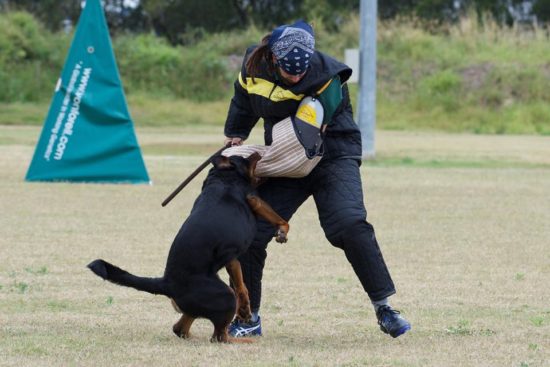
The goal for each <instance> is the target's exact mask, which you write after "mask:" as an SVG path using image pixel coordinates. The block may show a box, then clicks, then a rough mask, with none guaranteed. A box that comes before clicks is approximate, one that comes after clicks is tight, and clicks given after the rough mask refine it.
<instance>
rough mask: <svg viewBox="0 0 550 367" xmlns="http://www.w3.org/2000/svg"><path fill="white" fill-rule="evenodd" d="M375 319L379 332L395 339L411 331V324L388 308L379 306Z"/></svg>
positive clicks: (398, 313) (395, 311) (397, 312)
mask: <svg viewBox="0 0 550 367" xmlns="http://www.w3.org/2000/svg"><path fill="white" fill-rule="evenodd" d="M376 317H377V318H378V325H380V330H382V331H383V332H385V333H386V334H390V335H391V336H392V337H393V338H397V337H398V336H399V335H402V334H405V333H406V332H407V331H408V330H410V329H411V324H410V323H409V322H408V321H407V320H405V319H404V318H403V317H402V316H401V315H400V312H399V311H397V310H394V309H393V308H391V307H390V306H380V307H379V308H378V310H377V311H376Z"/></svg>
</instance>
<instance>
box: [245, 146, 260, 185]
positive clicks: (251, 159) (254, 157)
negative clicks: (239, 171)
mask: <svg viewBox="0 0 550 367" xmlns="http://www.w3.org/2000/svg"><path fill="white" fill-rule="evenodd" d="M260 159H262V156H261V155H260V154H259V153H258V152H254V153H252V154H251V155H249V156H248V158H247V160H248V177H250V178H251V179H252V178H254V170H255V169H256V164H258V161H259V160H260Z"/></svg>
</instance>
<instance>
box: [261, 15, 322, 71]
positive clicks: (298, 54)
mask: <svg viewBox="0 0 550 367" xmlns="http://www.w3.org/2000/svg"><path fill="white" fill-rule="evenodd" d="M269 48H270V49H271V52H273V55H275V58H276V59H277V65H278V66H280V67H281V68H282V69H283V70H284V71H286V72H287V73H289V74H291V75H299V74H302V73H303V72H304V71H306V70H307V68H308V67H309V59H310V58H311V56H313V52H314V51H315V36H314V34H313V28H311V26H310V25H309V24H307V23H306V22H304V21H303V20H299V21H297V22H296V23H294V24H291V25H282V26H279V27H277V28H275V29H274V30H273V32H272V33H271V37H270V38H269Z"/></svg>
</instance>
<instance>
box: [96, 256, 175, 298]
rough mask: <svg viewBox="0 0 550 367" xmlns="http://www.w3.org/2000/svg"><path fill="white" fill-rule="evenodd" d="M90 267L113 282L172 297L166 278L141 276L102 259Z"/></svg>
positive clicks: (98, 274)
mask: <svg viewBox="0 0 550 367" xmlns="http://www.w3.org/2000/svg"><path fill="white" fill-rule="evenodd" d="M88 268H90V270H91V271H93V272H94V273H95V274H96V275H97V276H99V277H101V278H103V279H105V280H108V281H110V282H112V283H115V284H118V285H123V286H126V287H132V288H135V289H137V290H140V291H144V292H149V293H152V294H162V295H164V296H167V297H172V295H171V292H170V288H169V286H168V284H167V283H166V281H165V280H164V278H146V277H139V276H136V275H133V274H130V273H128V272H127V271H126V270H122V269H120V268H119V267H117V266H115V265H113V264H109V263H108V262H107V261H104V260H101V259H97V260H94V261H92V262H91V263H89V264H88Z"/></svg>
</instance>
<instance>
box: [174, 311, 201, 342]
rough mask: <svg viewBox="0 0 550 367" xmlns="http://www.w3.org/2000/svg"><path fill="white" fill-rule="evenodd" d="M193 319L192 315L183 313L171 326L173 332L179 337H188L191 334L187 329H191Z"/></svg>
mask: <svg viewBox="0 0 550 367" xmlns="http://www.w3.org/2000/svg"><path fill="white" fill-rule="evenodd" d="M193 321H195V318H194V317H191V316H189V315H186V314H185V313H184V314H183V315H182V316H181V318H180V320H179V321H178V322H176V323H175V324H174V326H173V327H172V330H173V331H174V334H176V335H177V336H179V337H180V338H183V339H188V338H189V337H190V336H191V334H190V333H189V329H191V325H192V324H193Z"/></svg>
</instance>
